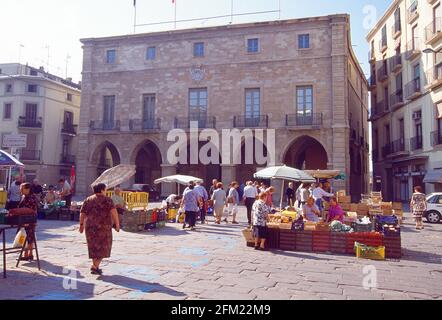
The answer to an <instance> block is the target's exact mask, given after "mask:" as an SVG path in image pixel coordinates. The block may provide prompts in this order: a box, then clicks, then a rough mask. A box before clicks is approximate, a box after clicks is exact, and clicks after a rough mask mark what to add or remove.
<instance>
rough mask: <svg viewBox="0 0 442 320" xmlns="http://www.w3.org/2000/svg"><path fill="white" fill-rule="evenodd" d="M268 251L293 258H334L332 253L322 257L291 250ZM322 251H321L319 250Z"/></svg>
mask: <svg viewBox="0 0 442 320" xmlns="http://www.w3.org/2000/svg"><path fill="white" fill-rule="evenodd" d="M251 249H252V250H254V249H253V248H251ZM268 252H270V253H274V254H276V255H279V256H285V257H292V258H300V259H310V260H327V261H329V260H333V259H331V258H330V257H332V255H330V257H329V258H326V257H324V258H321V257H316V256H312V255H308V254H303V253H302V252H299V251H297V252H289V251H280V250H272V249H271V250H269V251H268ZM318 253H320V252H318ZM320 254H324V255H326V253H320Z"/></svg>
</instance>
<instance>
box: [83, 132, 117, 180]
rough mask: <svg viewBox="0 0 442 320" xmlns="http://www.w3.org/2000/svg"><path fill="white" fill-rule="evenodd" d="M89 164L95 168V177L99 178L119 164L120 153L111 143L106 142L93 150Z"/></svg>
mask: <svg viewBox="0 0 442 320" xmlns="http://www.w3.org/2000/svg"><path fill="white" fill-rule="evenodd" d="M90 163H91V164H93V165H94V166H96V167H97V176H99V175H101V173H103V172H104V171H105V170H106V169H109V168H112V167H114V166H116V165H119V164H120V163H121V154H120V151H119V150H118V148H117V147H116V146H115V145H114V144H113V143H111V142H109V141H107V140H106V141H104V142H102V143H100V144H99V145H98V146H97V147H96V148H95V150H94V152H93V153H92V155H91V159H90Z"/></svg>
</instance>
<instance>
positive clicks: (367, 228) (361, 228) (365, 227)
mask: <svg viewBox="0 0 442 320" xmlns="http://www.w3.org/2000/svg"><path fill="white" fill-rule="evenodd" d="M351 227H352V228H353V231H354V232H371V231H373V230H374V224H373V223H370V224H359V223H356V222H352V223H351Z"/></svg>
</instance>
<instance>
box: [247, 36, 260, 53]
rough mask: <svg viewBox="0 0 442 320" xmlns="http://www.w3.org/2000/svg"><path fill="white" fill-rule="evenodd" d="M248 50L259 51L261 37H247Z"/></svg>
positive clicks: (251, 51) (250, 51)
mask: <svg viewBox="0 0 442 320" xmlns="http://www.w3.org/2000/svg"><path fill="white" fill-rule="evenodd" d="M247 52H249V53H257V52H259V39H258V38H252V39H247Z"/></svg>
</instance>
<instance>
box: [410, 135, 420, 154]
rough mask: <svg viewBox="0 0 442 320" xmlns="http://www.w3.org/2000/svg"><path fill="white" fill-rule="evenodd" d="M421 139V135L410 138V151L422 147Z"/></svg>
mask: <svg viewBox="0 0 442 320" xmlns="http://www.w3.org/2000/svg"><path fill="white" fill-rule="evenodd" d="M422 147H423V139H422V136H416V137H413V138H411V139H410V148H411V150H412V151H415V150H419V149H422Z"/></svg>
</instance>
